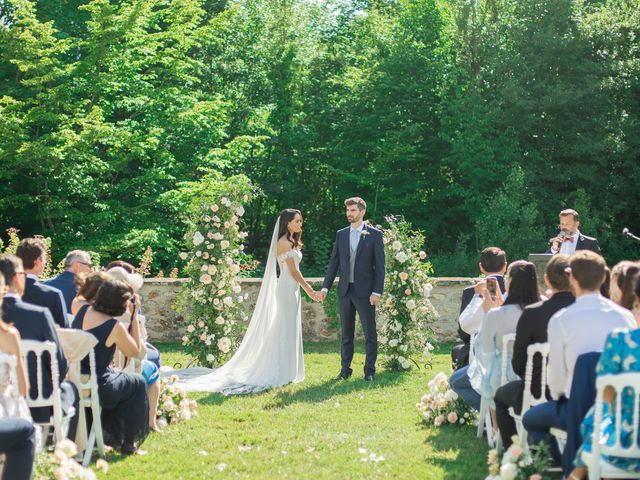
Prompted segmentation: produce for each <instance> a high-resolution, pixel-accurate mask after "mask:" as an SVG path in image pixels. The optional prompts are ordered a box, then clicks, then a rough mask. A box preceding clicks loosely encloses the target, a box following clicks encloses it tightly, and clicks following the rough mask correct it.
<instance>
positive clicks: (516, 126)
mask: <svg viewBox="0 0 640 480" xmlns="http://www.w3.org/2000/svg"><path fill="white" fill-rule="evenodd" d="M638 11H640V4H639V3H638V0H630V1H618V0H603V1H598V2H590V1H586V0H503V1H500V2H497V1H495V0H480V1H474V2H467V1H462V0H442V1H438V0H400V1H397V2H387V1H374V2H364V1H360V0H346V1H339V0H328V1H323V2H304V1H301V0H246V1H243V2H228V3H225V2H218V1H209V0H124V1H119V2H111V1H108V0H61V1H58V2H36V1H33V0H7V1H5V2H0V119H2V120H1V121H0V165H1V167H2V168H0V230H6V229H7V228H9V227H10V226H17V227H18V228H20V230H21V231H22V233H23V235H33V234H41V235H43V236H45V237H51V238H55V241H56V246H57V248H55V249H54V251H53V255H54V259H55V261H54V263H55V262H57V261H59V260H60V259H61V258H62V257H63V256H64V254H65V253H66V251H68V250H70V249H73V248H83V249H86V250H92V251H96V252H98V253H99V254H100V255H101V256H102V257H103V258H105V259H112V258H116V257H117V258H123V259H125V260H128V261H130V262H132V263H137V261H138V260H139V256H140V254H141V252H143V251H144V250H145V249H146V247H151V249H152V250H153V252H154V259H153V264H152V265H150V266H149V268H150V269H151V271H152V272H154V271H158V270H160V269H162V270H164V271H170V270H172V269H173V268H176V267H178V265H179V262H178V261H177V255H178V253H179V251H180V246H181V236H182V234H183V232H184V231H185V229H186V228H187V222H186V219H185V215H184V212H185V209H186V208H187V205H186V203H185V199H184V197H183V196H182V195H180V185H181V183H182V182H197V181H198V180H199V179H200V178H202V176H204V175H206V172H207V171H208V170H210V169H215V170H218V171H220V172H222V174H223V175H224V176H233V175H238V174H244V175H246V176H248V177H249V178H250V179H251V180H252V182H253V183H254V184H255V185H256V186H257V187H259V188H260V189H261V190H262V191H263V192H264V194H265V195H264V196H260V197H259V198H258V199H257V200H256V201H255V202H254V203H252V204H251V205H248V206H247V215H246V220H245V221H246V225H247V230H248V231H249V232H250V236H249V238H248V240H247V247H248V248H247V250H248V251H249V252H250V253H251V254H252V255H255V257H256V258H262V257H263V256H264V255H263V253H264V251H265V250H266V247H267V240H268V238H269V235H268V232H269V229H270V228H271V225H273V221H274V219H275V217H276V216H277V214H278V212H279V211H280V210H281V209H282V208H286V207H295V208H299V209H301V210H302V211H303V213H304V215H305V233H304V241H305V258H304V260H303V262H304V264H303V266H302V268H303V272H304V273H305V274H307V275H321V274H323V273H324V269H325V267H326V262H327V259H328V257H329V254H330V250H331V245H332V244H333V240H334V238H335V230H336V228H338V227H339V226H341V225H342V224H343V223H344V220H343V219H342V218H341V214H340V212H341V211H342V209H343V204H342V202H343V200H344V199H345V198H347V197H349V196H352V195H359V196H362V197H363V198H364V199H365V200H366V201H367V202H368V205H369V208H368V218H370V219H371V220H372V221H374V222H378V223H381V222H382V221H383V219H384V217H385V216H386V215H390V214H395V215H400V214H402V215H404V216H405V217H406V218H407V219H409V220H410V221H411V223H412V224H413V225H414V226H415V228H417V229H419V230H421V231H425V232H427V235H428V241H429V250H430V252H429V253H430V259H431V260H432V263H433V265H434V267H435V268H436V269H437V272H438V274H439V275H470V274H476V273H477V257H478V253H479V251H481V250H482V248H483V247H486V246H487V245H488V244H498V245H499V246H501V247H503V248H505V249H506V250H507V253H508V254H509V257H510V258H516V257H522V256H524V255H526V254H527V253H529V252H534V251H542V250H543V249H544V248H546V240H547V239H548V238H550V237H551V236H553V234H554V233H555V232H556V226H557V213H558V212H559V211H560V210H561V209H562V208H565V207H575V208H576V209H577V210H578V211H579V212H580V214H581V217H582V230H583V232H584V233H586V234H587V235H593V236H596V237H598V238H599V240H600V243H601V246H602V247H603V251H604V254H605V256H606V258H607V260H608V261H609V263H614V262H616V261H618V260H620V259H622V258H637V257H638V256H640V245H637V244H635V243H632V242H631V241H629V240H626V239H621V238H620V237H619V231H620V230H621V228H622V227H624V226H626V227H629V228H630V229H631V230H632V231H636V232H637V231H640V223H638V222H639V220H638V216H637V215H636V214H635V210H636V208H637V204H638V199H639V196H638V189H637V187H636V185H635V179H636V178H638V176H639V175H640V162H639V161H638V160H639V159H640V140H639V139H640V114H639V113H638V112H640V95H639V94H638V92H640V80H639V79H640V48H638V38H640V31H639V29H640V27H639V25H640V21H638V20H639V17H638V15H639V14H638ZM512 197H513V201H510V200H511V198H512ZM498 204H500V205H501V210H506V211H501V212H498V211H497V209H496V208H495V205H498ZM520 209H523V212H522V215H520ZM259 273H260V272H259V270H258V271H256V272H255V274H259Z"/></svg>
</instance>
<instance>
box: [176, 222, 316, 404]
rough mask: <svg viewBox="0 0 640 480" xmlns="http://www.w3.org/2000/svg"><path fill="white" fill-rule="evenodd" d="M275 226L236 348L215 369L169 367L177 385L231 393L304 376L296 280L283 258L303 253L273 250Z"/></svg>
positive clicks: (296, 257) (299, 256) (297, 262)
mask: <svg viewBox="0 0 640 480" xmlns="http://www.w3.org/2000/svg"><path fill="white" fill-rule="evenodd" d="M278 229H279V222H276V226H275V229H274V232H273V236H272V239H271V246H270V248H269V257H268V260H267V264H266V268H265V274H264V277H263V280H262V286H261V287H260V293H259V294H258V300H257V302H256V306H255V309H254V311H253V313H252V315H251V321H250V323H249V327H248V329H247V332H246V334H245V336H244V338H243V339H242V342H241V343H240V346H239V347H238V350H237V351H236V353H235V354H234V355H233V357H231V359H230V360H229V361H228V362H227V363H225V364H224V365H223V366H221V367H220V368H218V369H215V370H211V369H208V368H200V367H196V368H187V369H184V370H179V371H177V372H171V373H176V374H177V375H178V376H179V377H180V381H179V382H178V385H177V386H178V387H182V388H184V389H186V390H188V391H192V392H194V391H195V392H222V393H224V394H225V395H232V394H243V393H254V392H260V391H263V390H266V389H269V388H273V387H279V386H281V385H285V384H287V383H291V382H293V383H297V382H301V381H302V380H304V358H303V351H302V317H301V308H300V307H301V296H300V285H299V284H298V282H297V281H296V280H295V278H293V275H291V272H290V271H289V265H288V264H287V259H288V258H289V257H291V258H293V261H294V262H295V265H296V268H298V266H299V265H300V261H301V260H302V253H301V252H300V251H299V250H290V251H288V252H287V253H285V254H283V255H280V256H276V253H277V244H278ZM276 262H277V264H278V266H279V267H280V277H277V269H276Z"/></svg>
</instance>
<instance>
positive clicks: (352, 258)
mask: <svg viewBox="0 0 640 480" xmlns="http://www.w3.org/2000/svg"><path fill="white" fill-rule="evenodd" d="M359 241H360V232H358V231H357V230H351V235H350V236H349V248H350V249H351V255H349V283H353V282H354V281H355V270H356V252H357V250H358V242H359Z"/></svg>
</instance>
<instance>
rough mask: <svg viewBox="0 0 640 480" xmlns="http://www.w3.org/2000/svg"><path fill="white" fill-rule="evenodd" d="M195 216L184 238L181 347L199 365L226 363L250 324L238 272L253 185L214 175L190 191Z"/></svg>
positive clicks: (240, 179)
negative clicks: (243, 221) (246, 323)
mask: <svg viewBox="0 0 640 480" xmlns="http://www.w3.org/2000/svg"><path fill="white" fill-rule="evenodd" d="M189 195H190V197H191V215H190V223H191V227H190V228H189V230H188V232H187V234H186V235H185V239H186V243H187V250H188V251H187V252H183V253H181V254H180V258H181V259H182V260H186V261H187V265H186V267H185V272H186V274H187V276H188V277H189V280H188V282H187V283H186V284H185V285H184V287H183V288H182V290H181V292H180V295H179V297H178V303H177V308H178V312H179V313H182V314H183V315H184V318H185V323H186V332H185V334H184V336H183V337H182V344H183V345H184V346H185V349H186V351H187V352H188V353H189V354H190V355H191V356H192V357H193V358H194V359H195V360H196V361H197V362H198V363H199V364H201V365H205V366H209V367H211V366H214V365H216V364H221V363H223V362H224V361H225V360H226V359H227V358H228V357H229V356H230V355H231V354H232V353H233V351H234V350H235V348H236V347H237V345H238V343H239V339H240V338H241V335H242V332H243V328H242V324H241V323H239V321H240V320H242V321H246V320H247V318H248V317H247V314H246V312H245V310H244V308H243V302H244V301H245V300H246V299H247V297H248V295H247V294H243V293H242V288H241V286H240V272H241V270H242V260H243V258H244V254H243V250H244V245H243V243H242V242H243V240H244V239H245V238H246V237H247V236H248V234H247V233H246V232H242V231H241V230H240V226H239V222H240V220H241V218H242V216H243V215H244V204H246V203H247V202H248V201H249V200H250V199H251V196H252V186H251V183H250V182H249V180H248V179H247V178H246V177H245V176H243V175H238V176H235V177H229V178H222V176H221V175H219V174H215V175H214V174H210V176H209V177H208V178H206V179H204V180H203V181H201V182H198V183H197V184H193V185H191V186H190V189H189Z"/></svg>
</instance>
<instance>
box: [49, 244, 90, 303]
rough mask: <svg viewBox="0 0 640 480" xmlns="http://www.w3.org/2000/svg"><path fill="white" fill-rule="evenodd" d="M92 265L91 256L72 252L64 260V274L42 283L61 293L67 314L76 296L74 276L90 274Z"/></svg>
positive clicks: (80, 252) (82, 252)
mask: <svg viewBox="0 0 640 480" xmlns="http://www.w3.org/2000/svg"><path fill="white" fill-rule="evenodd" d="M92 267H93V264H92V263H91V255H89V252H85V251H84V250H73V251H71V252H69V253H67V256H66V257H65V259H64V272H62V273H61V274H60V275H58V276H57V277H55V278H52V279H50V280H47V281H46V282H44V284H45V285H48V286H49V287H53V288H57V289H58V290H60V291H61V292H62V296H63V298H64V303H65V306H66V307H67V313H71V302H73V299H74V298H75V296H76V291H77V287H76V275H78V274H79V273H91V271H92Z"/></svg>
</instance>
